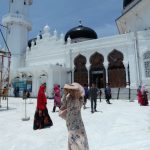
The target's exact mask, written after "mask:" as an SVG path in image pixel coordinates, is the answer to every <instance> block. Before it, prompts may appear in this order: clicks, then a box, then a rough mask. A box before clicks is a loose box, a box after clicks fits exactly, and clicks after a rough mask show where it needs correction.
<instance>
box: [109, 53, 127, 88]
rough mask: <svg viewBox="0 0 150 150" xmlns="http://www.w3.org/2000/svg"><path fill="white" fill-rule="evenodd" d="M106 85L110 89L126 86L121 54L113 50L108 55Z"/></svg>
mask: <svg viewBox="0 0 150 150" xmlns="http://www.w3.org/2000/svg"><path fill="white" fill-rule="evenodd" d="M108 61H109V66H108V83H109V85H110V86H111V87H125V86H126V72H125V67H124V64H123V54H122V53H121V52H119V51H117V50H113V51H112V52H111V53H110V54H109V55H108Z"/></svg>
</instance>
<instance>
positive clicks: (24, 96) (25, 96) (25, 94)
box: [22, 89, 27, 100]
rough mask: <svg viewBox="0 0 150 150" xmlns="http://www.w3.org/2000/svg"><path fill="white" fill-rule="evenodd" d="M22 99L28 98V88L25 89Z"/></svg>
mask: <svg viewBox="0 0 150 150" xmlns="http://www.w3.org/2000/svg"><path fill="white" fill-rule="evenodd" d="M22 99H23V100H26V99H27V90H26V89H24V90H23V96H22Z"/></svg>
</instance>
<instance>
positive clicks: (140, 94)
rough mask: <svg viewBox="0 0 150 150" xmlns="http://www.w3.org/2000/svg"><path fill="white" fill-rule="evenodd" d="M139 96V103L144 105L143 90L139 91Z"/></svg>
mask: <svg viewBox="0 0 150 150" xmlns="http://www.w3.org/2000/svg"><path fill="white" fill-rule="evenodd" d="M137 96H138V103H139V104H140V105H142V103H143V99H142V92H141V90H138V93H137Z"/></svg>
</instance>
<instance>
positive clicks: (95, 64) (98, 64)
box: [90, 52, 106, 88]
mask: <svg viewBox="0 0 150 150" xmlns="http://www.w3.org/2000/svg"><path fill="white" fill-rule="evenodd" d="M103 62H104V57H103V56H102V55H101V54H100V53H98V52H95V53H94V54H93V55H92V56H91V57H90V63H91V67H90V85H91V84H92V83H95V84H96V86H97V87H98V88H103V87H105V84H106V78H105V76H106V75H105V68H104V65H103Z"/></svg>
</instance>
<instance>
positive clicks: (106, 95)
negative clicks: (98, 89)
mask: <svg viewBox="0 0 150 150" xmlns="http://www.w3.org/2000/svg"><path fill="white" fill-rule="evenodd" d="M105 98H106V102H107V104H111V103H110V101H109V100H110V99H111V88H110V87H109V86H106V88H105Z"/></svg>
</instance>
